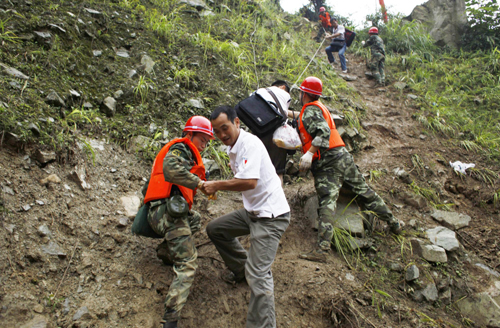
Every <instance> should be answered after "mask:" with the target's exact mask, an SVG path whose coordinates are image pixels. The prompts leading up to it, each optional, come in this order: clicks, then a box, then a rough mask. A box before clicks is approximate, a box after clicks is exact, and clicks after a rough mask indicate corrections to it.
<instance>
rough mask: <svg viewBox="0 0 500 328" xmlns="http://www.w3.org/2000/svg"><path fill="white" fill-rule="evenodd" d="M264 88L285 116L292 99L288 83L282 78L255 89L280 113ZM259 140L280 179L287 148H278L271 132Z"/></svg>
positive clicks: (283, 169)
mask: <svg viewBox="0 0 500 328" xmlns="http://www.w3.org/2000/svg"><path fill="white" fill-rule="evenodd" d="M266 89H269V90H271V91H272V92H273V93H274V95H275V96H276V98H277V99H278V101H279V103H280V105H281V108H282V109H283V111H284V113H285V117H287V113H288V107H289V106H290V102H291V101H292V98H291V97H290V87H289V86H288V83H286V81H283V80H277V81H275V82H273V84H271V86H270V87H269V88H260V89H258V90H257V91H255V93H257V94H258V95H259V96H261V97H262V98H264V100H266V101H267V102H268V103H270V104H271V105H273V106H274V107H275V108H276V111H277V112H278V113H280V112H281V111H280V109H279V107H278V105H277V104H276V101H275V100H274V98H273V96H271V94H269V91H268V90H266ZM260 140H262V143H263V144H264V146H265V147H266V149H267V153H268V154H269V157H270V158H271V162H272V163H273V165H274V168H275V169H276V173H278V176H279V177H280V180H283V174H285V166H286V155H287V150H286V149H284V148H280V147H278V146H276V145H275V144H274V142H273V133H272V132H271V133H269V134H268V135H266V136H263V137H261V138H260Z"/></svg>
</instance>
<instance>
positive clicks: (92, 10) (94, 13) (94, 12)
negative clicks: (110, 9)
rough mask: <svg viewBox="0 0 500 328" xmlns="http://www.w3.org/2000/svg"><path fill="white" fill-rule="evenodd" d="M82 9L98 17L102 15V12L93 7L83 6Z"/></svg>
mask: <svg viewBox="0 0 500 328" xmlns="http://www.w3.org/2000/svg"><path fill="white" fill-rule="evenodd" d="M83 10H85V11H86V12H88V13H89V14H90V15H92V16H93V17H100V16H101V15H102V13H101V12H100V11H97V10H94V9H90V8H83Z"/></svg>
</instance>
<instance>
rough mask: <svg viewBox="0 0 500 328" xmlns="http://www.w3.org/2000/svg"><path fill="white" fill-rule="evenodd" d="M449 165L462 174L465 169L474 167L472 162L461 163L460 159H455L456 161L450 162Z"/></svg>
mask: <svg viewBox="0 0 500 328" xmlns="http://www.w3.org/2000/svg"><path fill="white" fill-rule="evenodd" d="M450 166H451V167H452V168H453V169H454V170H455V171H457V172H460V173H462V174H465V170H467V169H468V168H471V167H475V166H476V164H473V163H468V164H466V163H462V162H460V161H456V162H453V163H452V162H450Z"/></svg>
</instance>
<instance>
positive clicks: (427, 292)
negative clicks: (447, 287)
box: [421, 283, 439, 302]
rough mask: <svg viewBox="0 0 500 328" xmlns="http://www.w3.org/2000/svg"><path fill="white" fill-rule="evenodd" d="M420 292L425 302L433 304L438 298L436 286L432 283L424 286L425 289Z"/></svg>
mask: <svg viewBox="0 0 500 328" xmlns="http://www.w3.org/2000/svg"><path fill="white" fill-rule="evenodd" d="M421 292H422V296H423V297H424V298H425V299H426V300H427V302H435V301H437V299H438V296H439V295H438V290H437V288H436V285H434V284H432V283H431V284H428V285H427V286H425V288H424V289H423V290H422V291H421Z"/></svg>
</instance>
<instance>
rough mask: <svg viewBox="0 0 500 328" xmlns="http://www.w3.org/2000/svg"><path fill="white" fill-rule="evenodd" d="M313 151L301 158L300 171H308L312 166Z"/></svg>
mask: <svg viewBox="0 0 500 328" xmlns="http://www.w3.org/2000/svg"><path fill="white" fill-rule="evenodd" d="M313 155H314V154H313V153H311V152H310V151H308V152H306V153H305V154H304V155H302V157H301V158H300V162H299V170H300V171H307V170H309V168H310V167H311V164H312V160H313Z"/></svg>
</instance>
